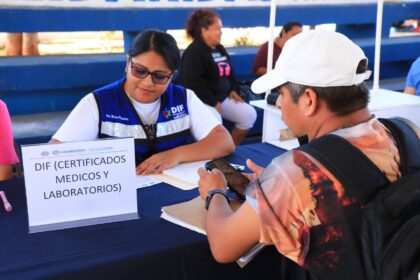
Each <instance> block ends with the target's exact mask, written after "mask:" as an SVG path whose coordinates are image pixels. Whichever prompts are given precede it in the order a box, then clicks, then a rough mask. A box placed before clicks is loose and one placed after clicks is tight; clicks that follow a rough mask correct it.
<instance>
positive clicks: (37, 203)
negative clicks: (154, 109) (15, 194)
mask: <svg viewBox="0 0 420 280" xmlns="http://www.w3.org/2000/svg"><path fill="white" fill-rule="evenodd" d="M133 141H134V140H133V139H132V138H123V139H110V140H97V141H86V142H71V143H61V144H41V145H29V146H22V157H23V168H24V171H25V172H24V176H25V187H26V198H27V204H28V217H29V232H30V233H33V232H40V231H48V230H56V229H63V228H70V227H78V226H85V225H92V224H100V223H108V222H115V221H123V220H129V219H136V218H138V214H137V190H136V174H135V161H134V142H133Z"/></svg>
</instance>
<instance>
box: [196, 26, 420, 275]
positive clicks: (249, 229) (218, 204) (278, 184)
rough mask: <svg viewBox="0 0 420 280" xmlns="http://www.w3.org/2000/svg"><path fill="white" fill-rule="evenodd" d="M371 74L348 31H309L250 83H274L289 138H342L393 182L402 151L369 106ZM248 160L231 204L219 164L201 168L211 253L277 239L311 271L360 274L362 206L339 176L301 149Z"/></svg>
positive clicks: (257, 88) (223, 255) (222, 255)
mask: <svg viewBox="0 0 420 280" xmlns="http://www.w3.org/2000/svg"><path fill="white" fill-rule="evenodd" d="M369 75H370V71H368V70H367V59H366V57H365V55H364V53H363V51H362V50H361V49H360V48H359V47H358V46H357V45H355V44H354V43H353V42H351V41H350V40H349V39H348V38H347V37H345V36H343V35H342V34H339V33H335V32H330V31H318V30H315V31H307V32H303V33H301V34H299V35H296V36H295V37H293V38H291V39H290V40H289V41H288V42H287V43H286V45H285V47H284V49H283V51H282V53H281V55H280V57H279V59H278V61H277V63H276V66H275V69H274V70H273V71H271V72H269V73H267V74H266V75H264V76H262V77H260V78H259V79H257V80H256V81H255V82H254V83H253V85H252V90H253V91H254V92H256V93H262V92H265V91H268V90H271V89H274V88H278V91H279V93H280V96H279V98H278V100H277V103H276V106H277V107H278V108H279V109H280V110H281V115H282V118H283V120H284V122H285V123H286V125H287V126H288V127H289V129H290V130H291V131H292V133H293V134H294V135H295V136H303V135H307V136H308V139H309V141H312V140H314V139H316V138H319V137H321V136H323V135H326V134H335V135H337V136H340V137H342V138H344V139H346V140H347V141H348V142H350V143H351V144H352V145H353V146H355V147H356V148H358V149H359V150H360V151H361V152H362V153H363V154H364V155H366V156H367V157H368V158H369V159H370V160H371V161H372V162H373V163H374V164H375V165H376V166H377V167H378V168H379V170H380V171H381V172H383V173H384V174H385V175H386V177H387V179H388V180H389V181H391V182H394V181H395V180H397V179H398V178H399V177H400V175H401V172H400V155H399V152H398V148H397V147H396V144H395V142H394V139H393V137H392V135H391V134H390V133H389V131H388V129H387V128H386V127H385V126H384V125H383V124H382V123H381V122H379V121H378V120H377V119H376V118H375V116H374V115H372V114H371V113H370V112H369V110H368V109H367V104H368V101H369V90H368V88H367V87H366V85H365V84H364V81H365V80H366V79H368V78H369ZM413 129H414V130H415V131H416V133H417V135H419V137H420V131H419V130H418V129H417V128H416V127H413ZM345 160H347V159H346V158H345V157H343V161H345ZM247 165H248V167H249V168H250V169H251V170H253V171H254V172H255V173H254V174H252V175H249V176H250V177H251V178H252V179H254V180H253V181H252V182H251V183H250V184H249V186H248V189H247V197H246V201H245V202H244V203H243V204H242V206H241V207H240V208H239V209H238V210H237V211H236V212H232V210H231V209H230V207H229V204H228V199H226V198H227V196H226V197H225V192H226V181H225V179H224V177H223V175H222V174H221V172H219V171H218V170H213V171H210V172H209V171H206V170H204V169H199V171H198V173H199V175H200V181H199V190H200V195H201V197H202V198H203V199H204V198H206V202H207V203H206V206H207V209H208V215H207V220H206V230H207V235H208V239H209V243H210V247H211V250H212V253H213V256H214V257H215V259H216V260H217V261H219V262H231V261H235V260H237V259H238V258H239V257H240V256H242V255H244V254H245V253H246V252H247V251H248V250H250V249H251V248H252V247H253V246H255V245H256V244H258V243H263V244H269V245H275V246H276V248H277V250H278V251H279V252H280V253H281V254H283V255H284V256H286V257H287V258H288V259H290V260H292V261H293V262H295V263H297V264H298V265H299V266H301V267H303V268H305V269H306V271H304V270H299V273H303V274H306V273H309V275H310V277H309V278H311V279H364V278H365V276H364V272H363V270H364V268H363V263H362V257H361V252H360V247H361V246H360V240H359V238H358V237H359V235H360V232H358V231H357V229H358V226H357V224H359V223H360V213H361V210H360V208H361V207H362V206H361V203H359V201H358V200H357V199H356V198H355V197H354V196H352V195H351V194H349V193H348V192H347V191H346V189H345V188H344V187H343V185H342V183H341V182H340V181H339V180H338V179H337V178H335V177H334V176H333V175H332V174H331V173H330V172H329V171H328V170H327V169H326V168H325V167H324V166H323V165H322V164H321V163H320V162H318V161H317V160H316V159H314V158H313V157H311V156H310V155H308V154H306V153H305V152H303V151H301V150H293V151H288V152H286V153H284V154H282V155H281V156H279V157H277V158H275V159H273V161H272V162H271V163H270V164H269V165H268V167H267V168H266V169H263V168H262V167H259V166H257V165H255V164H254V163H253V162H252V161H250V160H248V161H247ZM215 190H218V191H215ZM358 215H359V216H358ZM306 276H307V275H306ZM287 277H291V275H290V274H289V275H288V276H287ZM295 277H296V276H295ZM282 279H290V278H282ZM293 279H300V278H293Z"/></svg>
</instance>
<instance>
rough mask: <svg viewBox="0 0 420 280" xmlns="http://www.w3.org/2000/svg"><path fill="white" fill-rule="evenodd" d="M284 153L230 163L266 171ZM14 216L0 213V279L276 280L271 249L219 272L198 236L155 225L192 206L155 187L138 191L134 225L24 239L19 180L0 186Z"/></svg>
mask: <svg viewBox="0 0 420 280" xmlns="http://www.w3.org/2000/svg"><path fill="white" fill-rule="evenodd" d="M283 152H284V150H281V149H279V148H276V147H274V146H271V145H269V144H262V143H258V144H252V145H245V146H240V147H238V148H237V151H236V153H235V154H234V155H232V156H230V157H229V160H230V161H231V162H233V163H237V164H242V165H244V164H245V159H246V158H251V159H253V160H255V162H256V163H258V164H261V165H263V166H266V165H267V164H268V163H269V162H270V161H271V159H272V158H273V157H275V156H277V155H280V154H281V153H283ZM0 189H4V190H5V191H6V193H7V196H8V198H9V200H10V202H11V203H12V205H13V211H12V212H10V213H6V212H5V211H4V210H3V209H0V241H1V244H0V279H8V280H12V279H25V280H26V279H60V280H61V279H78V280H79V279H165V280H166V279H200V280H201V279H230V280H231V279H261V276H264V279H269V278H273V279H279V275H280V269H281V259H282V257H281V255H280V254H278V253H277V252H276V250H275V249H274V248H273V247H272V246H270V247H267V248H266V249H264V250H263V251H262V252H260V253H259V255H257V256H256V258H255V259H254V260H253V261H252V262H251V263H250V264H248V265H247V266H246V267H245V268H243V269H241V268H239V266H238V265H237V264H236V263H231V264H218V263H216V262H215V261H214V259H213V257H212V256H211V252H210V249H209V246H208V242H207V239H206V237H205V236H203V235H201V234H198V233H196V232H193V231H190V230H187V229H185V228H182V227H179V226H177V225H175V224H172V223H170V222H167V221H165V220H163V219H160V213H161V211H160V209H161V207H162V206H164V205H170V204H175V203H179V202H182V201H186V200H188V199H192V198H194V197H196V196H197V195H198V191H197V189H194V190H191V191H182V190H180V189H177V188H175V187H172V186H170V185H167V184H164V183H161V184H158V185H154V186H151V187H148V188H142V189H138V190H137V199H138V212H139V215H140V217H141V218H140V219H139V220H131V221H124V222H116V223H109V224H101V225H94V226H87V227H80V228H72V229H65V230H58V231H50V232H42V233H35V234H29V233H28V217H27V207H26V198H25V190H24V180H23V178H17V179H13V180H10V181H5V182H0Z"/></svg>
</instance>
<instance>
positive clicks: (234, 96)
mask: <svg viewBox="0 0 420 280" xmlns="http://www.w3.org/2000/svg"><path fill="white" fill-rule="evenodd" d="M228 97H229V98H230V99H232V100H233V101H235V102H236V103H241V102H245V101H244V100H243V99H242V97H240V96H239V94H238V93H237V92H236V91H234V90H231V91H230V92H229V94H228Z"/></svg>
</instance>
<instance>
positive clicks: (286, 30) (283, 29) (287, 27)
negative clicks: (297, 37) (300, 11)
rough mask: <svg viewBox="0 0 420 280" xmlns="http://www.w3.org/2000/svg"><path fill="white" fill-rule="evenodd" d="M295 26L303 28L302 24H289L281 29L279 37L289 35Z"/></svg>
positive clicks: (290, 22)
mask: <svg viewBox="0 0 420 280" xmlns="http://www.w3.org/2000/svg"><path fill="white" fill-rule="evenodd" d="M295 26H297V27H300V28H302V23H300V22H298V21H289V22H287V23H286V24H285V25H283V28H282V29H281V31H280V34H279V36H280V37H282V36H283V34H285V33H288V32H289V31H290V30H292V28H293V27H295Z"/></svg>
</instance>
